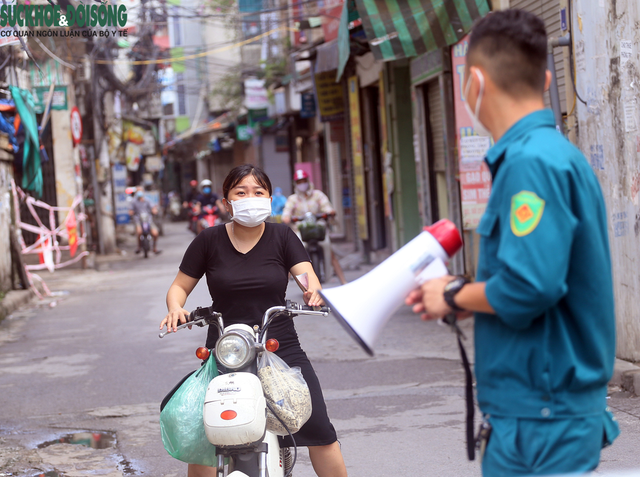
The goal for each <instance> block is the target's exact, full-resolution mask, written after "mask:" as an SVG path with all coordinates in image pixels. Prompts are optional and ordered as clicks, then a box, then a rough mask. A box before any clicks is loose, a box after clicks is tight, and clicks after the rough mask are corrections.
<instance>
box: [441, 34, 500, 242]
mask: <svg viewBox="0 0 640 477" xmlns="http://www.w3.org/2000/svg"><path fill="white" fill-rule="evenodd" d="M467 48H468V36H465V37H464V38H463V39H462V40H461V41H460V42H459V43H458V44H456V45H454V46H452V47H451V63H452V68H453V73H454V74H453V93H454V103H455V113H456V140H457V143H458V161H459V171H460V195H461V202H462V226H463V228H464V229H465V230H470V229H475V228H477V227H478V224H479V223H480V218H481V217H482V214H484V211H485V209H486V208H487V203H488V202H489V194H490V193H491V173H490V172H489V168H488V167H487V165H486V163H485V162H484V157H485V155H486V152H487V150H488V149H489V147H490V146H491V144H492V140H491V139H490V138H488V137H482V136H478V135H477V134H476V133H475V131H474V130H473V121H472V119H471V117H470V116H469V114H468V113H467V110H466V108H465V107H464V102H465V101H466V98H465V97H464V86H465V84H466V78H465V58H466V55H467Z"/></svg>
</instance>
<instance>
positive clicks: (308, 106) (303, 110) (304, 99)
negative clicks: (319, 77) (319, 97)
mask: <svg viewBox="0 0 640 477" xmlns="http://www.w3.org/2000/svg"><path fill="white" fill-rule="evenodd" d="M300 104H301V107H300V117H301V118H315V116H316V98H315V96H314V95H313V92H307V93H302V94H301V95H300Z"/></svg>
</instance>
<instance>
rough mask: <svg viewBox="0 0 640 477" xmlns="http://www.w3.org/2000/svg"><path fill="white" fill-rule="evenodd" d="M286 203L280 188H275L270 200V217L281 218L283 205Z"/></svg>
mask: <svg viewBox="0 0 640 477" xmlns="http://www.w3.org/2000/svg"><path fill="white" fill-rule="evenodd" d="M286 203H287V198H286V197H285V196H284V194H283V193H282V188H281V187H276V188H275V189H274V190H273V198H272V200H271V215H272V216H274V217H277V216H279V215H280V216H281V215H282V211H283V210H284V204H286Z"/></svg>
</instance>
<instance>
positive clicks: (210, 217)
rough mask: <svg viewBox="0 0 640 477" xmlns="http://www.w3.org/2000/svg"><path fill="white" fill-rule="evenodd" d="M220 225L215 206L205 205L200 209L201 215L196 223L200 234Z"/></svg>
mask: <svg viewBox="0 0 640 477" xmlns="http://www.w3.org/2000/svg"><path fill="white" fill-rule="evenodd" d="M220 223H222V220H221V219H220V216H219V215H218V208H217V207H216V206H215V205H205V206H204V207H203V208H202V213H201V214H200V219H199V222H198V226H199V227H200V232H202V231H203V230H204V229H207V228H209V227H213V226H214V225H218V224H220Z"/></svg>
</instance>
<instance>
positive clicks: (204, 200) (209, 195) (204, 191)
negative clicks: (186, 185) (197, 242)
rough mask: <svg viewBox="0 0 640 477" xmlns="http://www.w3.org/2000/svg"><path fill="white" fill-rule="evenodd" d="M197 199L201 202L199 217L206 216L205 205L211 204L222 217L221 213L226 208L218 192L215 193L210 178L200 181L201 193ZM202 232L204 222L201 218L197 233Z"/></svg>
mask: <svg viewBox="0 0 640 477" xmlns="http://www.w3.org/2000/svg"><path fill="white" fill-rule="evenodd" d="M195 201H196V202H198V203H199V204H200V215H199V217H198V218H199V219H202V218H204V216H205V214H206V212H205V207H206V206H208V205H210V206H212V207H213V208H214V213H215V214H216V215H217V216H218V217H220V214H221V213H222V211H223V210H224V206H223V205H222V202H221V201H220V198H219V197H218V195H217V194H215V193H214V192H213V190H212V188H211V181H210V180H209V179H204V180H202V181H201V182H200V194H198V195H197V196H196V198H195ZM200 232H202V224H201V222H200V220H198V230H197V233H200Z"/></svg>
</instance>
